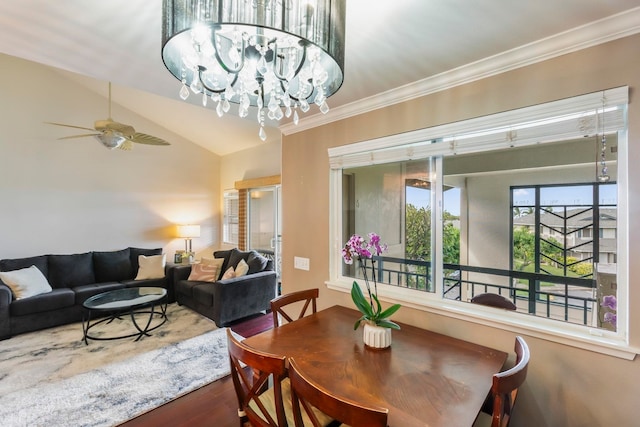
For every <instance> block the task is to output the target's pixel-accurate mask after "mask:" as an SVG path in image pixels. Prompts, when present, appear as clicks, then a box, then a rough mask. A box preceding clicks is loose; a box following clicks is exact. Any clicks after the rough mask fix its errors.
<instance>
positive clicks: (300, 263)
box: [293, 256, 309, 271]
mask: <svg viewBox="0 0 640 427" xmlns="http://www.w3.org/2000/svg"><path fill="white" fill-rule="evenodd" d="M293 268H297V269H298V270H307V271H309V258H301V257H299V256H296V257H293Z"/></svg>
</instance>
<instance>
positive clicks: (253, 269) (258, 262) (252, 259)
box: [247, 251, 269, 274]
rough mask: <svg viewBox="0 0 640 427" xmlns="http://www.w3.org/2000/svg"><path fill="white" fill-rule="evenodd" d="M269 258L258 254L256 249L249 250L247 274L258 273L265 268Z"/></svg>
mask: <svg viewBox="0 0 640 427" xmlns="http://www.w3.org/2000/svg"><path fill="white" fill-rule="evenodd" d="M268 263H269V260H268V259H267V258H265V257H263V256H262V255H260V254H259V253H258V252H256V251H251V255H249V258H248V259H247V264H249V272H248V273H247V274H253V273H259V272H261V271H263V270H264V269H265V268H267V264H268Z"/></svg>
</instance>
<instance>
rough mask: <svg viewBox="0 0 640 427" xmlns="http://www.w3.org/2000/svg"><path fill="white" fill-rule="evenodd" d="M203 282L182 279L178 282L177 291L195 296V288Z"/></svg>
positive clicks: (177, 292)
mask: <svg viewBox="0 0 640 427" xmlns="http://www.w3.org/2000/svg"><path fill="white" fill-rule="evenodd" d="M201 284H202V282H197V281H194V280H180V281H179V282H177V283H176V287H175V292H176V294H182V295H186V296H188V297H193V288H194V287H196V286H197V285H201Z"/></svg>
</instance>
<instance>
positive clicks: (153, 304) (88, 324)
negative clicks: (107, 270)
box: [82, 290, 167, 345]
mask: <svg viewBox="0 0 640 427" xmlns="http://www.w3.org/2000/svg"><path fill="white" fill-rule="evenodd" d="M132 291H134V290H132ZM136 291H137V290H136ZM119 292H121V293H122V292H129V291H119ZM111 294H112V295H116V293H115V292H112V293H111ZM108 295H109V294H108V293H104V294H100V295H98V296H96V297H94V300H95V299H96V298H104V296H108ZM154 298H155V299H153V300H151V301H149V300H147V301H144V302H142V303H140V304H136V303H132V304H130V305H127V304H124V305H123V306H122V307H119V308H118V307H113V305H111V306H106V305H102V306H100V305H98V306H91V304H88V303H86V302H85V304H84V307H85V310H84V312H83V315H82V332H83V339H84V342H85V344H87V345H88V344H89V341H88V340H90V339H91V340H100V341H108V340H117V339H123V338H131V337H136V339H135V340H134V341H139V340H140V339H141V338H142V337H144V336H151V334H150V332H151V331H153V330H155V329H157V328H159V327H160V326H162V325H164V324H165V322H166V321H167V302H166V298H165V297H164V295H158V296H157V297H154ZM87 301H89V300H87ZM97 313H103V314H107V317H103V318H100V319H97V320H94V321H93V322H92V320H91V317H92V315H93V314H97ZM145 314H146V315H148V316H149V317H148V318H146V317H145V316H144V315H145ZM127 315H128V316H129V317H131V322H132V323H133V326H135V329H136V332H133V333H127V334H124V335H115V336H108V335H107V336H95V335H91V334H90V333H89V332H90V330H91V328H93V327H95V326H97V325H100V324H103V323H105V324H109V323H111V322H113V321H114V320H115V319H123V317H126V316H127ZM140 315H142V316H140ZM136 316H139V317H144V320H143V321H142V322H139V320H137V319H136ZM154 318H156V319H160V322H159V323H157V324H155V325H153V326H151V325H152V323H153V320H154Z"/></svg>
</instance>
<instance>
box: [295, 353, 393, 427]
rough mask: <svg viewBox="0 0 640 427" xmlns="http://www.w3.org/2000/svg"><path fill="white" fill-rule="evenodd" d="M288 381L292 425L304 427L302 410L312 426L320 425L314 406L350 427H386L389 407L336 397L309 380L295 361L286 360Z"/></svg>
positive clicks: (319, 426) (317, 426)
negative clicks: (292, 418) (374, 405)
mask: <svg viewBox="0 0 640 427" xmlns="http://www.w3.org/2000/svg"><path fill="white" fill-rule="evenodd" d="M289 381H290V385H291V400H292V407H293V417H294V420H295V427H303V425H304V424H303V418H302V417H303V411H304V413H306V415H308V416H309V419H310V420H311V422H312V424H313V427H321V426H323V424H322V423H321V422H319V421H318V419H317V418H316V416H315V413H314V411H313V408H315V409H317V410H320V411H322V413H324V414H326V415H327V416H329V417H331V418H333V419H335V420H337V421H339V422H341V423H342V424H347V425H349V426H350V427H386V426H387V417H388V412H389V411H388V409H386V408H380V407H371V406H366V405H363V404H360V403H358V402H355V401H352V400H349V399H346V398H343V397H340V396H336V395H335V394H332V393H331V392H329V391H328V390H327V389H325V388H324V387H321V386H320V385H318V384H315V383H314V382H313V381H312V380H311V379H309V378H308V377H307V376H306V375H305V374H304V372H302V371H301V370H300V367H299V366H298V365H297V364H296V361H295V360H294V359H292V358H290V359H289Z"/></svg>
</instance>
